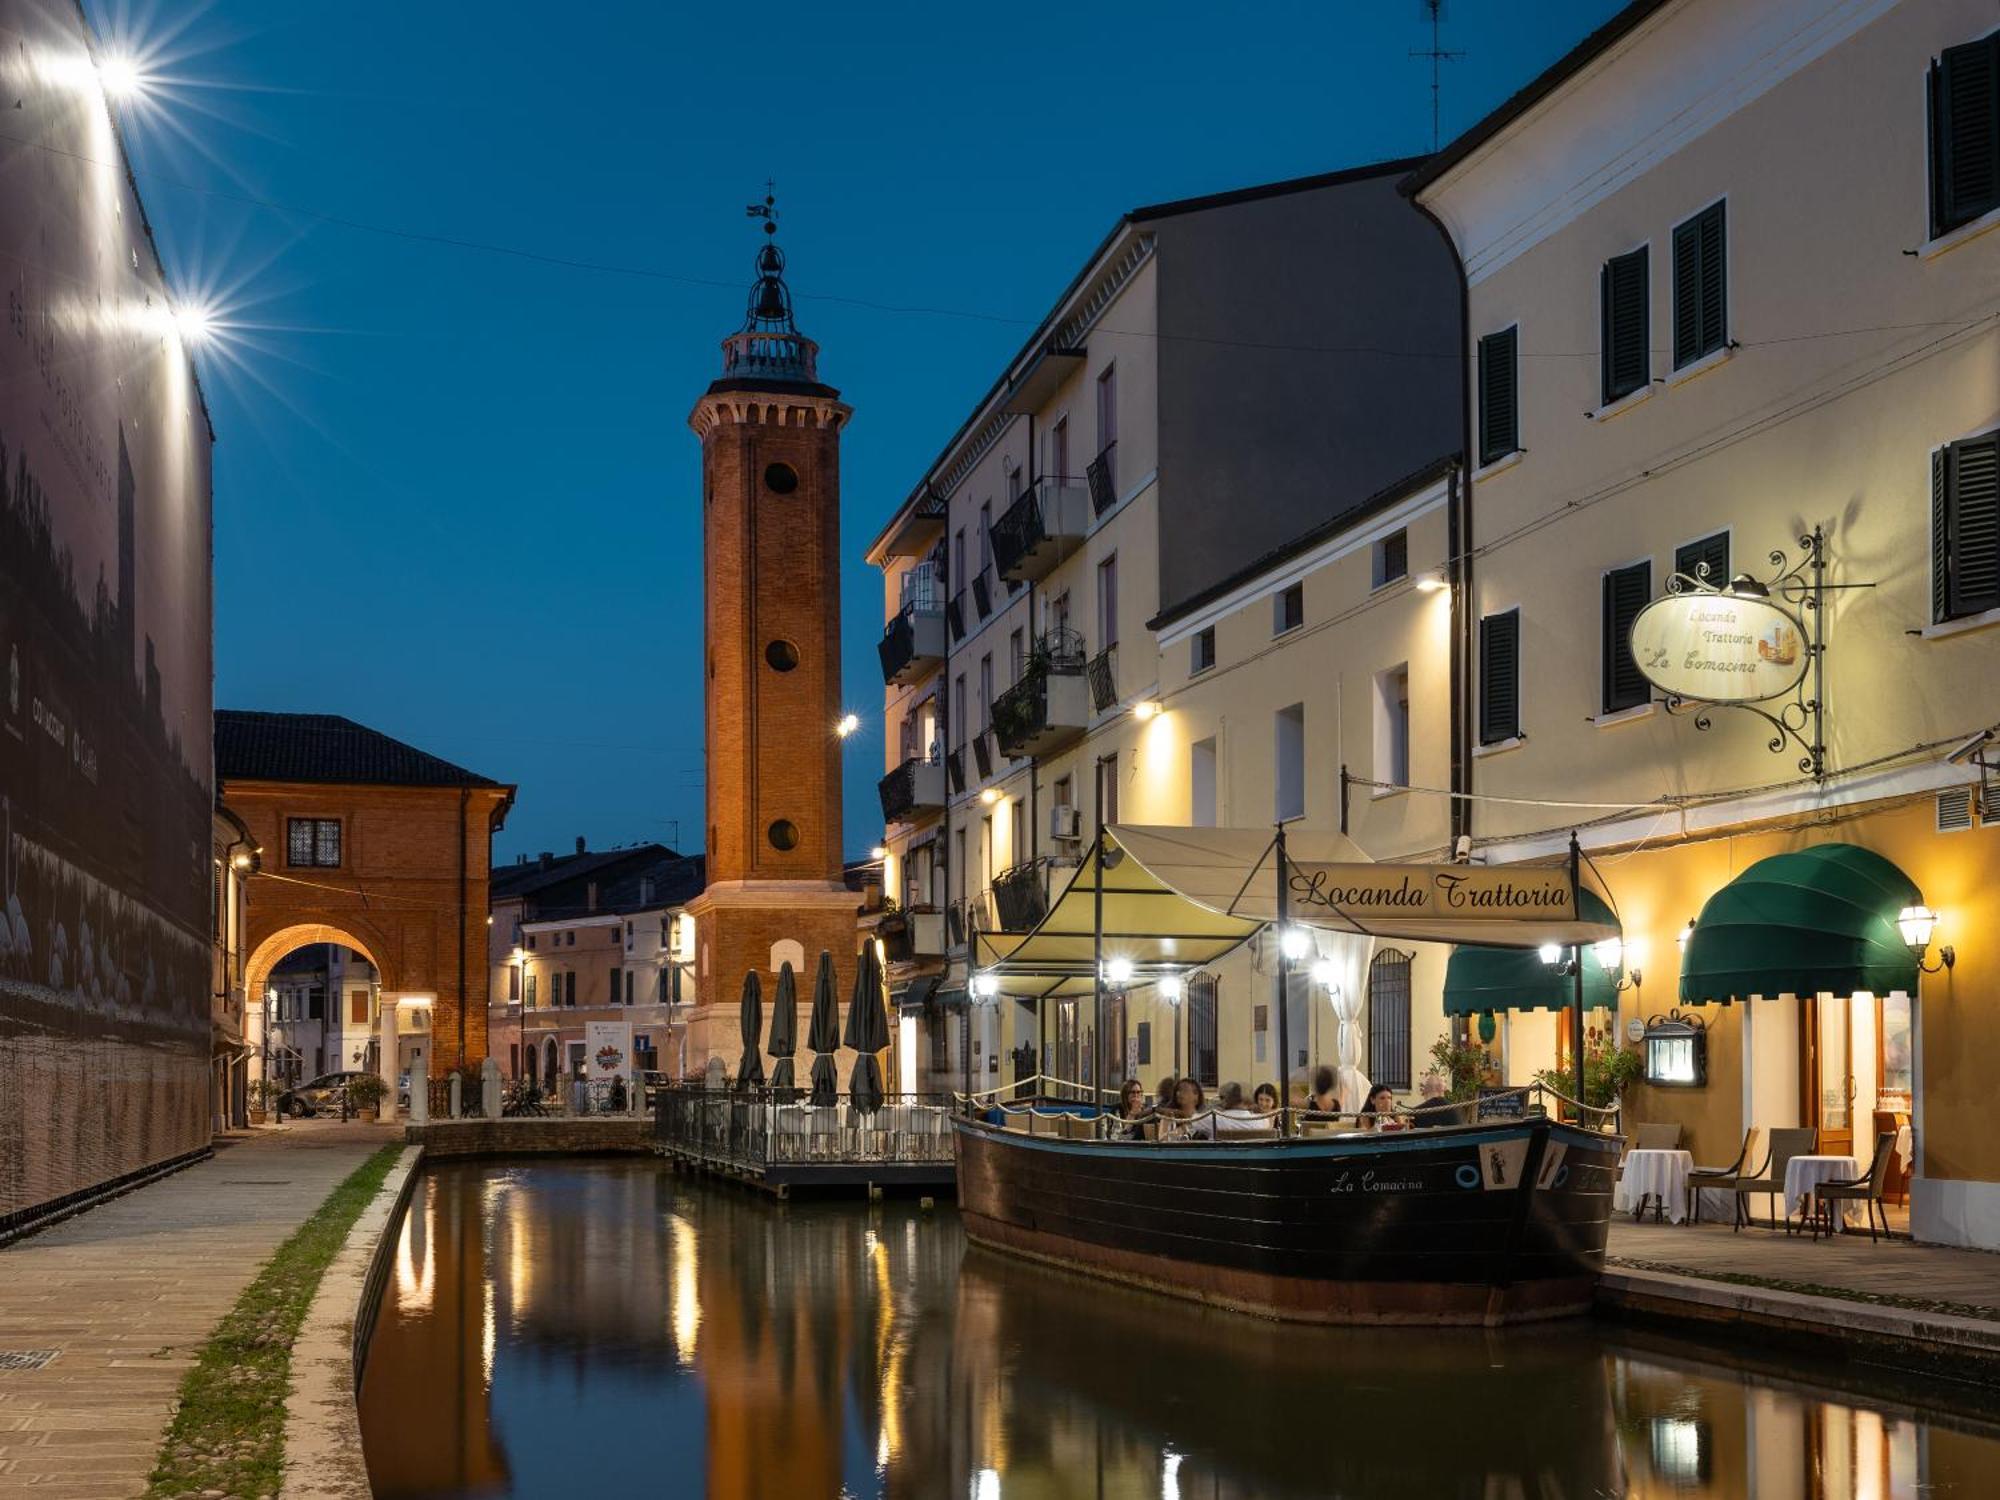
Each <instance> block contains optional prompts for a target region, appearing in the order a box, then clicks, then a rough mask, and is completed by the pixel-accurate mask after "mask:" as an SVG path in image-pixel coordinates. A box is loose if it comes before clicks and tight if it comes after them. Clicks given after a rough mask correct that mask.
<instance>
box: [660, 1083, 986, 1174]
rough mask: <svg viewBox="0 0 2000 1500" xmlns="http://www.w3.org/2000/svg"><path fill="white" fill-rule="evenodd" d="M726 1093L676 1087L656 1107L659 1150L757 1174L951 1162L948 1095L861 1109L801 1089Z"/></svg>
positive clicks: (890, 1098)
mask: <svg viewBox="0 0 2000 1500" xmlns="http://www.w3.org/2000/svg"><path fill="white" fill-rule="evenodd" d="M787 1092H788V1097H785V1098H780V1097H778V1096H777V1094H775V1093H774V1092H773V1091H772V1090H770V1089H756V1090H746V1091H742V1092H725V1091H724V1090H721V1089H704V1088H684V1087H672V1088H664V1089H661V1090H660V1091H659V1094H658V1097H657V1098H656V1100H655V1102H654V1107H653V1134H654V1140H655V1142H656V1143H657V1144H659V1145H660V1146H662V1147H665V1148H667V1149H668V1150H671V1151H682V1152H686V1153H688V1154H690V1155H694V1156H698V1157H702V1158H704V1159H706V1160H709V1161H715V1162H723V1163H727V1164H729V1165H733V1166H738V1167H744V1168H747V1169H750V1170H752V1171H758V1170H762V1169H764V1168H767V1167H779V1166H783V1167H791V1166H813V1165H823V1166H835V1165H845V1164H849V1163H856V1162H866V1163H879V1164H882V1165H922V1164H948V1163H949V1162H950V1161H951V1159H952V1145H951V1124H950V1114H951V1104H950V1100H949V1098H948V1096H946V1095H944V1094H887V1095H884V1096H883V1099H882V1102H881V1103H880V1104H879V1105H877V1106H876V1107H875V1108H873V1109H870V1110H863V1109H860V1108H858V1107H857V1106H856V1105H855V1102H854V1098H853V1096H852V1095H851V1094H837V1095H835V1096H834V1102H833V1103H831V1104H813V1103H811V1102H810V1099H809V1096H808V1094H807V1093H806V1091H804V1090H790V1091H787Z"/></svg>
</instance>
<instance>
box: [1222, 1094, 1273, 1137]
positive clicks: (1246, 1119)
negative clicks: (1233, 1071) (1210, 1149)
mask: <svg viewBox="0 0 2000 1500" xmlns="http://www.w3.org/2000/svg"><path fill="white" fill-rule="evenodd" d="M1216 1103H1217V1105H1218V1108H1217V1110H1216V1115H1215V1130H1216V1134H1218V1135H1242V1134H1243V1133H1245V1132H1246V1131H1253V1130H1262V1129H1263V1128H1264V1121H1263V1120H1261V1119H1260V1118H1258V1116H1257V1112H1256V1111H1255V1110H1253V1109H1251V1108H1250V1106H1249V1105H1248V1104H1246V1103H1245V1102H1244V1099H1243V1085H1242V1084H1240V1083H1234V1082H1231V1083H1225V1084H1224V1085H1223V1086H1222V1092H1221V1094H1220V1095H1218V1096H1217V1099H1216Z"/></svg>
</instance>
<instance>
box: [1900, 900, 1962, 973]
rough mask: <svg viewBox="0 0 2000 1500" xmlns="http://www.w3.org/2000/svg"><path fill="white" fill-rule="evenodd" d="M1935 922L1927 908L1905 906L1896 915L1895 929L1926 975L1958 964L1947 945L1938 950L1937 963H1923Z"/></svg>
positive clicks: (1933, 913) (1934, 913)
mask: <svg viewBox="0 0 2000 1500" xmlns="http://www.w3.org/2000/svg"><path fill="white" fill-rule="evenodd" d="M1937 920H1938V917H1937V913H1936V912H1934V911H1932V910H1931V909H1930V908H1929V907H1928V906H1922V905H1919V906H1906V907H1904V908H1903V909H1902V910H1901V911H1899V912H1897V913H1896V928H1897V930H1898V931H1899V932H1901V933H1902V935H1903V942H1904V944H1905V945H1906V946H1908V948H1909V950H1910V953H1911V955H1912V956H1913V957H1914V958H1915V959H1916V961H1917V967H1918V968H1919V969H1921V970H1922V971H1923V972H1924V973H1926V974H1936V973H1938V972H1940V971H1941V970H1943V969H1949V968H1950V967H1951V966H1952V965H1953V964H1955V963H1957V962H1958V954H1957V953H1956V952H1955V951H1954V950H1953V949H1952V946H1951V944H1949V943H1946V944H1945V945H1944V946H1943V947H1941V948H1939V949H1938V959H1939V962H1938V963H1936V964H1927V963H1925V962H1924V954H1925V953H1926V952H1928V951H1929V949H1930V946H1931V933H1932V932H1933V931H1934V930H1935V929H1936V927H1937Z"/></svg>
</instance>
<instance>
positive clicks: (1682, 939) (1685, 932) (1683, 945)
mask: <svg viewBox="0 0 2000 1500" xmlns="http://www.w3.org/2000/svg"><path fill="white" fill-rule="evenodd" d="M1693 936H1694V918H1693V917H1689V918H1688V924H1687V926H1685V927H1683V928H1682V929H1681V930H1680V931H1679V932H1677V933H1676V934H1674V946H1675V947H1677V948H1679V949H1680V950H1681V952H1682V953H1686V952H1687V951H1688V941H1689V940H1690V939H1691V938H1693Z"/></svg>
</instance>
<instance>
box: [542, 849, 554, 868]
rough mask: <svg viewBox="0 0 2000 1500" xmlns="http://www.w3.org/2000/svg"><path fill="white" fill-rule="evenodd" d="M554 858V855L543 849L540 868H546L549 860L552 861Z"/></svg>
mask: <svg viewBox="0 0 2000 1500" xmlns="http://www.w3.org/2000/svg"><path fill="white" fill-rule="evenodd" d="M554 858H555V856H554V855H553V854H551V853H549V851H548V850H546V849H544V850H543V851H542V868H543V869H544V870H546V869H547V868H548V867H549V863H550V861H552V860H553V859H554Z"/></svg>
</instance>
